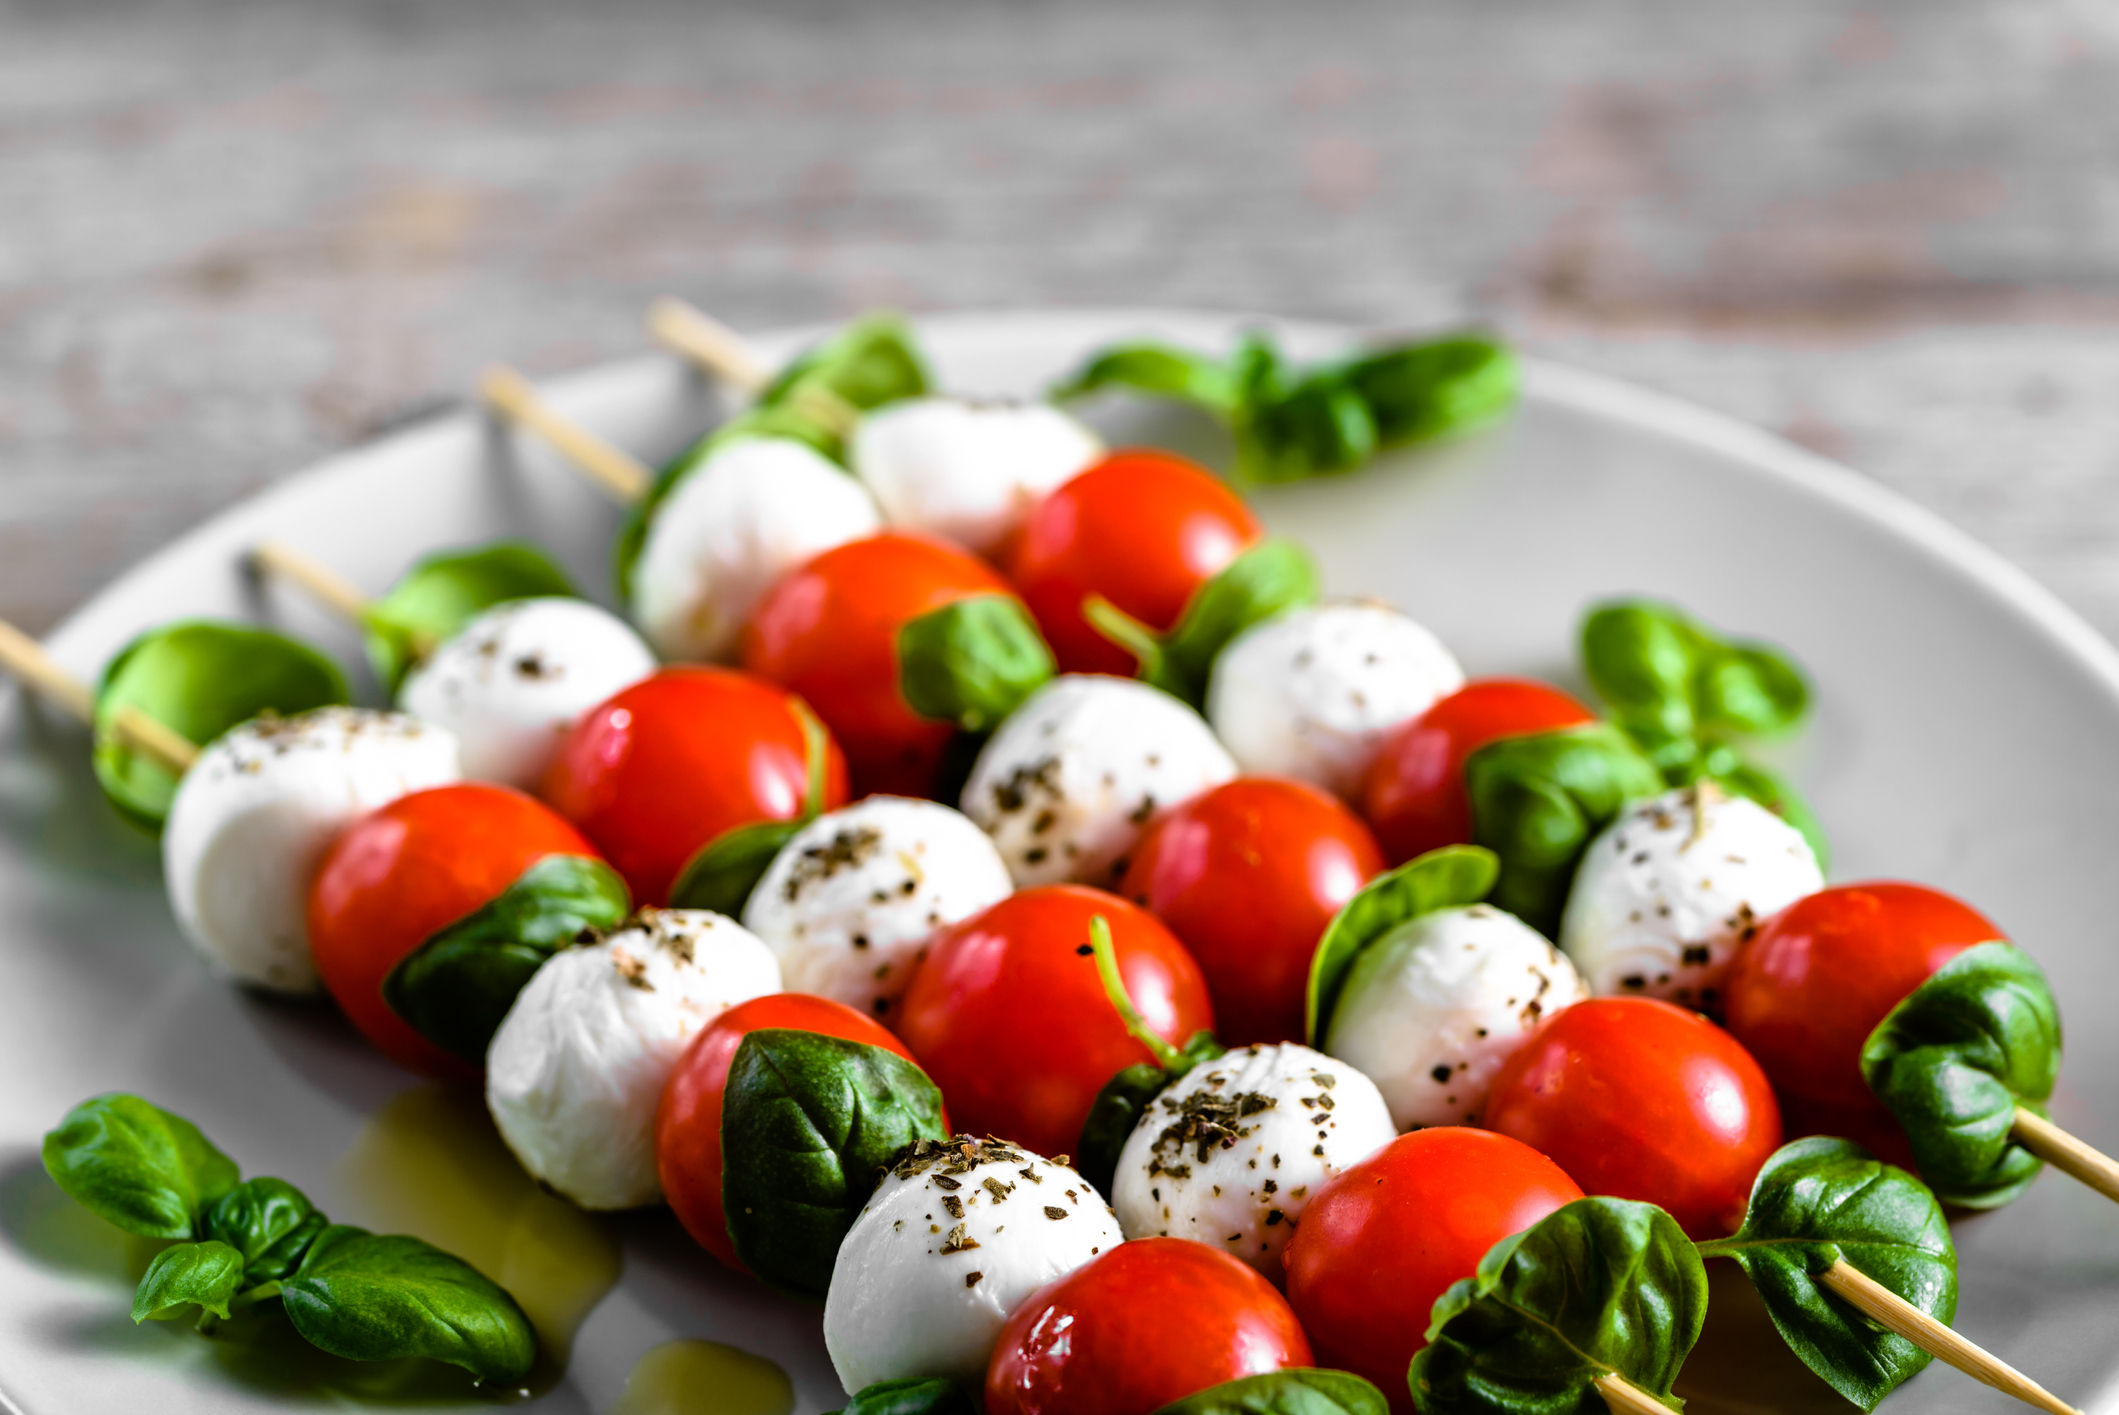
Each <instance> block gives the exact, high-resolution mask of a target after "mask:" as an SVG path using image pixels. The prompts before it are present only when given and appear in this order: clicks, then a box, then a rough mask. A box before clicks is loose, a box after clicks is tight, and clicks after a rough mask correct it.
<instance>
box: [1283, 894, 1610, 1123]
mask: <svg viewBox="0 0 2119 1415" xmlns="http://www.w3.org/2000/svg"><path fill="white" fill-rule="evenodd" d="M1588 996H1589V988H1588V985H1587V984H1585V983H1584V982H1583V981H1582V978H1581V975H1580V974H1578V973H1577V972H1575V970H1574V965H1573V964H1571V963H1569V962H1568V961H1567V958H1566V956H1565V955H1563V954H1562V953H1560V952H1559V951H1558V950H1557V949H1555V948H1554V947H1553V946H1552V945H1551V944H1549V943H1547V942H1546V941H1545V939H1544V938H1543V936H1541V935H1540V934H1539V933H1538V932H1537V930H1535V929H1533V928H1531V927H1530V926H1529V925H1528V924H1526V923H1524V922H1523V921H1522V920H1520V919H1518V918H1516V917H1515V915H1513V914H1507V913H1503V912H1502V911H1501V910H1499V909H1496V908H1494V907H1493V906H1492V905H1490V904H1473V905H1470V906H1468V907H1465V908H1461V909H1441V910H1437V911H1436V912H1434V913H1432V914H1422V915H1420V916H1418V917H1417V918H1413V919H1409V920H1407V921H1406V922H1405V923H1403V924H1400V925H1399V926H1398V927H1397V928H1395V929H1392V930H1391V931H1390V932H1389V933H1387V934H1385V935H1384V936H1383V937H1382V938H1380V939H1378V940H1377V941H1376V942H1375V943H1373V944H1371V945H1369V947H1368V948H1367V949H1365V950H1363V952H1362V954H1361V956H1360V957H1359V958H1357V959H1355V960H1354V966H1353V968H1352V969H1351V970H1350V971H1349V972H1348V974H1347V980H1346V988H1345V990H1344V991H1343V992H1341V993H1340V995H1339V1005H1338V1007H1337V1008H1335V1009H1334V1010H1333V1013H1332V1019H1331V1024H1330V1028H1329V1031H1328V1032H1327V1034H1326V1037H1325V1046H1324V1049H1325V1050H1326V1051H1328V1052H1330V1053H1331V1054H1332V1055H1333V1056H1336V1057H1338V1058H1339V1059H1340V1060H1341V1061H1344V1062H1347V1063H1349V1064H1350V1065H1352V1066H1353V1067H1354V1068H1355V1069H1357V1070H1359V1071H1361V1072H1362V1073H1363V1074H1365V1075H1366V1076H1368V1077H1369V1079H1371V1080H1373V1081H1374V1082H1375V1083H1376V1087H1377V1089H1378V1090H1380V1091H1382V1092H1383V1099H1384V1100H1385V1101H1386V1102H1387V1103H1388V1104H1389V1105H1390V1108H1391V1119H1392V1121H1393V1122H1395V1123H1396V1124H1397V1126H1398V1128H1399V1129H1400V1130H1411V1129H1413V1128H1414V1127H1416V1126H1421V1125H1476V1124H1477V1123H1478V1121H1479V1110H1480V1108H1481V1107H1482V1106H1484V1105H1485V1104H1486V1092H1487V1088H1488V1087H1489V1086H1491V1085H1492V1084H1493V1079H1494V1073H1495V1072H1496V1071H1499V1070H1500V1069H1501V1063H1502V1062H1504V1061H1506V1060H1508V1058H1509V1057H1510V1056H1511V1055H1512V1054H1513V1053H1514V1052H1515V1050H1516V1048H1517V1047H1519V1046H1521V1045H1522V1044H1523V1039H1524V1038H1525V1037H1526V1036H1528V1035H1529V1033H1530V1031H1531V1029H1532V1028H1534V1027H1536V1026H1537V1025H1538V1021H1539V1019H1540V1018H1543V1017H1550V1016H1552V1014H1553V1013H1555V1012H1558V1011H1559V1010H1560V1009H1561V1008H1563V1007H1572V1006H1573V1005H1574V1004H1575V1003H1578V1002H1580V1001H1582V1000H1583V999H1584V998H1586V997H1588Z"/></svg>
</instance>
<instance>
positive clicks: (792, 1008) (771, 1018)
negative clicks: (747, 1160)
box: [655, 992, 946, 1272]
mask: <svg viewBox="0 0 2119 1415" xmlns="http://www.w3.org/2000/svg"><path fill="white" fill-rule="evenodd" d="M781 1028H784V1029H786V1030H788V1031H795V1032H821V1033H823V1034H824V1035H825V1036H827V1037H843V1038H845V1039H846V1040H847V1041H850V1042H863V1043H866V1044H867V1045H869V1046H872V1047H881V1048H883V1049H884V1050H885V1051H892V1052H896V1053H897V1054H898V1055H899V1056H902V1057H904V1058H905V1059H906V1060H907V1061H911V1060H912V1053H911V1052H909V1051H907V1050H906V1049H905V1044H904V1043H903V1042H901V1041H899V1040H898V1039H897V1038H896V1037H894V1036H892V1035H891V1034H890V1033H888V1032H886V1031H884V1030H883V1028H882V1027H881V1026H879V1025H877V1024H876V1023H875V1022H873V1021H871V1020H869V1019H868V1018H866V1017H864V1016H862V1015H861V1014H860V1013H858V1012H856V1011H854V1010H853V1009H852V1008H851V1007H848V1006H847V1005H846V1004H845V1003H843V1002H833V1001H831V999H829V998H823V997H811V996H810V995H809V994H807V993H799V992H782V993H772V994H770V995H768V996H766V997H754V998H752V999H751V1000H750V1001H749V1002H741V1003H738V1004H736V1005H735V1006H734V1007H731V1008H729V1009H728V1010H727V1011H726V1012H724V1013H722V1014H721V1015H720V1016H719V1017H716V1018H715V1019H714V1020H713V1021H711V1022H709V1023H707V1025H706V1027H705V1029H704V1030H702V1031H701V1032H700V1033H699V1035H698V1036H696V1037H693V1038H692V1040H691V1044H690V1045H688V1046H687V1047H685V1049H684V1055H683V1056H681V1057H679V1058H678V1060H677V1067H676V1069H675V1070H674V1071H672V1072H671V1073H670V1079H669V1081H668V1083H667V1084H665V1085H664V1086H663V1088H662V1104H661V1107H660V1108H659V1109H658V1110H657V1111H656V1113H655V1169H656V1172H657V1173H659V1174H660V1175H661V1177H662V1196H663V1197H664V1198H665V1199H667V1200H669V1205H670V1208H671V1209H673V1210H674V1211H675V1212H676V1215H677V1219H678V1221H679V1222H680V1223H682V1224H683V1225H684V1228H685V1231H686V1232H687V1233H689V1234H691V1235H692V1237H694V1238H696V1239H698V1240H699V1243H700V1245H701V1246H702V1247H704V1248H705V1249H706V1251H707V1252H709V1253H712V1254H713V1255H714V1256H715V1257H717V1258H719V1259H720V1260H721V1261H722V1262H724V1263H726V1264H728V1266H730V1267H732V1268H734V1269H735V1270H736V1271H737V1272H748V1271H750V1270H749V1269H748V1268H746V1267H744V1266H743V1263H742V1260H741V1259H739V1258H737V1256H736V1249H735V1247H734V1245H732V1244H731V1243H730V1242H729V1241H728V1216H727V1214H726V1213H724V1212H723V1210H722V1208H721V1098H722V1095H723V1093H724V1092H725V1091H726V1090H727V1089H728V1068H729V1067H730V1066H731V1065H732V1064H733V1063H734V1062H735V1060H736V1048H737V1047H738V1046H741V1045H742V1043H743V1039H744V1038H745V1037H747V1036H749V1035H750V1034H751V1033H752V1032H762V1031H767V1030H772V1029H781ZM945 1123H946V1122H945Z"/></svg>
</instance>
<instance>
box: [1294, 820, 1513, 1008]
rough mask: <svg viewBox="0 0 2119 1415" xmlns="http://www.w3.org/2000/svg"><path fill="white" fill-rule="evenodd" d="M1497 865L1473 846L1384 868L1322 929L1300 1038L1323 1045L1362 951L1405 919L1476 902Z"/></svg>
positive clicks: (1497, 870)
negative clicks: (1395, 866)
mask: <svg viewBox="0 0 2119 1415" xmlns="http://www.w3.org/2000/svg"><path fill="white" fill-rule="evenodd" d="M1500 868H1501V866H1500V861H1499V860H1498V859H1497V858H1496V857H1495V855H1494V853H1493V852H1492V851H1491V850H1485V849H1482V848H1480V847H1479V846H1477V845H1445V846H1443V847H1442V848H1441V849H1440V850H1430V851H1428V852H1427V853H1426V854H1425V855H1421V856H1419V857H1417V858H1416V859H1412V860H1408V861H1406V862H1405V863H1404V864H1402V865H1400V866H1398V868H1396V869H1394V870H1386V871H1384V872H1383V873H1382V874H1380V875H1378V876H1376V877H1375V878H1374V879H1372V880H1370V881H1369V882H1368V884H1366V885H1365V886H1363V888H1362V890H1361V892H1360V893H1359V894H1356V895H1355V896H1354V897H1353V898H1352V899H1349V900H1348V901H1347V902H1346V904H1345V906H1344V907H1342V908H1341V909H1340V911H1339V912H1338V913H1337V914H1335V915H1333V916H1332V922H1331V923H1329V924H1327V925H1326V926H1325V930H1324V936H1323V937H1322V938H1320V939H1318V940H1317V951H1316V952H1315V953H1314V954H1312V955H1311V956H1310V984H1309V995H1308V1000H1307V1002H1306V1004H1305V1006H1304V1016H1303V1035H1304V1036H1305V1037H1306V1038H1307V1039H1308V1040H1309V1043H1310V1045H1311V1046H1319V1045H1321V1044H1322V1041H1323V1038H1324V1036H1325V1034H1326V1033H1327V1032H1328V1031H1329V1030H1330V1029H1331V1022H1332V1010H1333V1009H1334V1008H1336V1007H1337V1006H1338V1005H1339V996H1340V994H1341V993H1342V992H1344V991H1345V990H1346V980H1347V975H1348V974H1350V973H1352V972H1353V971H1354V960H1355V959H1357V958H1359V957H1360V956H1361V953H1362V951H1363V950H1364V949H1366V948H1368V947H1369V945H1371V944H1373V943H1375V942H1376V941H1377V940H1378V939H1381V938H1382V937H1383V936H1384V935H1385V934H1388V933H1389V932H1391V930H1393V929H1395V928H1397V927H1398V926H1399V925H1400V924H1403V923H1405V922H1406V921H1407V920H1409V919H1417V918H1419V917H1420V916H1421V915H1422V914H1432V913H1434V912H1435V911H1436V910H1438V909H1454V908H1456V907H1458V906H1459V905H1463V904H1476V903H1478V902H1479V901H1480V900H1482V899H1484V898H1485V897H1486V896H1487V894H1488V893H1489V892H1490V891H1491V890H1492V889H1493V887H1494V881H1495V879H1496V878H1498V876H1499V874H1500Z"/></svg>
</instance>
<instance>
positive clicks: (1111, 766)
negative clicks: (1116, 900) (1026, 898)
mask: <svg viewBox="0 0 2119 1415" xmlns="http://www.w3.org/2000/svg"><path fill="white" fill-rule="evenodd" d="M1235 775H1236V763H1235V762H1233V761H1231V760H1230V759H1229V754H1228V752H1227V751H1225V750H1223V748H1222V745H1221V743H1219V742H1217V741H1215V740H1214V734H1213V733H1212V732H1211V731H1209V730H1208V728H1207V724H1206V723H1205V722H1203V721H1201V720H1200V716H1199V714H1198V713H1196V712H1194V711H1192V709H1190V708H1188V707H1186V706H1185V705H1184V704H1183V703H1181V702H1179V701H1178V700H1177V699H1175V698H1173V697H1171V696H1170V695H1169V694H1168V693H1165V692H1163V691H1162V690H1160V689H1158V688H1151V687H1149V686H1148V685H1147V684H1145V683H1138V682H1135V681H1134V680H1132V679H1130V678H1107V677H1104V676H1103V675H1101V674H1094V673H1069V674H1063V675H1062V676H1060V677H1058V678H1055V679H1053V680H1052V681H1051V682H1050V683H1047V684H1046V685H1045V686H1044V687H1042V688H1040V689H1038V690H1037V691H1036V692H1035V693H1033V694H1031V695H1030V697H1029V699H1028V700H1027V701H1025V702H1024V703H1023V705H1022V706H1021V707H1018V708H1017V709H1016V710H1015V711H1014V712H1013V713H1011V714H1010V715H1009V717H1008V720H1007V721H1006V722H1003V723H1002V724H1001V730H1000V731H998V732H996V733H994V734H993V737H992V739H991V740H990V741H988V742H987V743H986V746H985V748H984V749H983V750H982V751H981V752H980V753H979V757H978V761H977V762H976V763H974V764H973V766H972V768H971V779H970V780H969V781H968V782H966V783H965V785H964V798H963V804H964V814H965V815H967V816H970V817H971V818H972V819H973V820H975V821H977V822H978V823H979V825H980V826H982V827H983V828H984V829H985V831H986V833H987V834H988V835H991V836H992V837H993V839H994V842H995V843H996V844H998V845H999V846H1000V848H1001V856H1002V858H1003V859H1005V860H1007V862H1008V873H1009V874H1010V875H1011V876H1013V877H1014V879H1015V883H1016V887H1017V888H1018V889H1029V888H1031V887H1032V886H1033V885H1040V884H1058V883H1061V882H1063V881H1067V880H1076V881H1081V882H1083V883H1087V884H1107V883H1109V882H1110V881H1111V880H1112V879H1113V878H1114V877H1115V876H1117V875H1119V874H1121V873H1123V872H1124V870H1125V867H1126V859H1125V857H1126V855H1127V853H1128V852H1129V851H1131V850H1132V849H1133V846H1134V843H1135V842H1136V841H1138V840H1139V839H1140V833H1141V830H1142V828H1143V827H1144V826H1146V825H1147V823H1148V817H1150V816H1152V815H1153V814H1155V810H1156V808H1157V807H1158V806H1170V805H1175V804H1176V803H1177V802H1179V801H1182V800H1185V799H1186V798H1187V797H1190V796H1193V795H1196V794H1198V793H1199V792H1201V791H1204V790H1206V789H1207V788H1208V787H1209V786H1219V785H1220V784H1221V783H1222V782H1224V781H1227V780H1229V779H1230V778H1231V777H1233V776H1235Z"/></svg>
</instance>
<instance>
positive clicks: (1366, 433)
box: [1235, 373, 1380, 482]
mask: <svg viewBox="0 0 2119 1415" xmlns="http://www.w3.org/2000/svg"><path fill="white" fill-rule="evenodd" d="M1235 431H1236V473H1237V478H1238V480H1240V481H1247V482H1293V481H1303V480H1305V479H1307V478H1310V477H1317V476H1336V475H1338V474H1340V473H1342V472H1350V471H1353V470H1354V469H1355V468H1356V467H1359V466H1360V465H1362V464H1363V463H1364V462H1366V461H1368V460H1369V458H1371V457H1373V456H1375V455H1376V449H1377V447H1378V446H1379V445H1380V440H1379V438H1378V436H1377V432H1376V420H1375V418H1374V417H1373V416H1372V415H1371V414H1370V412H1369V406H1368V403H1367V401H1366V400H1365V399H1363V398H1362V396H1361V395H1360V394H1359V393H1357V392H1355V391H1354V389H1353V388H1351V387H1350V386H1348V385H1347V384H1346V383H1345V382H1344V381H1343V380H1342V379H1341V378H1340V377H1339V376H1338V375H1337V374H1323V373H1320V374H1312V375H1309V376H1308V377H1306V378H1304V379H1303V380H1302V381H1301V382H1300V383H1298V384H1296V385H1295V387H1294V388H1292V389H1290V390H1289V391H1288V392H1287V393H1286V394H1284V395H1282V396H1281V397H1278V398H1275V399H1272V400H1271V401H1268V402H1262V403H1257V404H1254V405H1252V406H1249V407H1247V408H1245V409H1244V410H1243V412H1242V415H1241V416H1240V417H1239V418H1238V419H1237V423H1236V429H1235Z"/></svg>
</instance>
